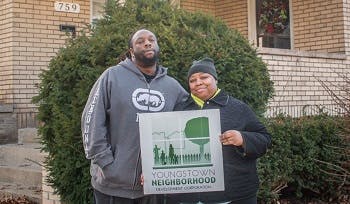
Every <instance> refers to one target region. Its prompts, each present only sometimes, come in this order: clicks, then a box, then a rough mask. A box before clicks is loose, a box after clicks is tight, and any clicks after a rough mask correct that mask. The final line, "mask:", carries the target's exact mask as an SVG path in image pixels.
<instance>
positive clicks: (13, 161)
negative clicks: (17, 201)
mask: <svg viewBox="0 0 350 204" xmlns="http://www.w3.org/2000/svg"><path fill="white" fill-rule="evenodd" d="M40 147H41V146H40V144H38V143H24V144H22V145H19V144H6V145H0V200H1V199H6V198H17V197H18V198H23V197H25V198H28V199H30V200H32V201H33V202H34V201H35V203H41V196H42V193H41V189H42V164H43V161H44V156H43V153H41V152H40Z"/></svg>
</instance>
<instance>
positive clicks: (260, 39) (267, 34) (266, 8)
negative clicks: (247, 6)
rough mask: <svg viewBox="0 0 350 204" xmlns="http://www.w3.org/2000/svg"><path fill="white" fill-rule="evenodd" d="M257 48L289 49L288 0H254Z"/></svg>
mask: <svg viewBox="0 0 350 204" xmlns="http://www.w3.org/2000/svg"><path fill="white" fill-rule="evenodd" d="M255 6H256V44H257V46H258V47H269V48H282V49H290V48H291V37H290V33H291V32H290V10H289V0H256V2H255Z"/></svg>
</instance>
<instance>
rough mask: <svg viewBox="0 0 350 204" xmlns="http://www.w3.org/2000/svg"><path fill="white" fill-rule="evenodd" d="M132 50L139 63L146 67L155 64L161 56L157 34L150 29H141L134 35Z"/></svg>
mask: <svg viewBox="0 0 350 204" xmlns="http://www.w3.org/2000/svg"><path fill="white" fill-rule="evenodd" d="M130 52H131V54H132V55H134V56H135V60H136V62H137V63H138V64H140V65H141V66H144V67H150V66H153V65H154V64H155V63H156V62H157V60H158V56H159V46H158V43H157V38H156V36H155V35H154V34H153V33H152V32H151V31H148V30H139V31H137V32H136V33H135V34H134V36H133V37H132V48H130Z"/></svg>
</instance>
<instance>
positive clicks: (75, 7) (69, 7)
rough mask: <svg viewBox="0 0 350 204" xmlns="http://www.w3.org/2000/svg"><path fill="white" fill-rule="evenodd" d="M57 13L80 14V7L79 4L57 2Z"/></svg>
mask: <svg viewBox="0 0 350 204" xmlns="http://www.w3.org/2000/svg"><path fill="white" fill-rule="evenodd" d="M55 11H60V12H68V13H79V12H80V5H79V4H77V3H68V2H57V1H56V2H55Z"/></svg>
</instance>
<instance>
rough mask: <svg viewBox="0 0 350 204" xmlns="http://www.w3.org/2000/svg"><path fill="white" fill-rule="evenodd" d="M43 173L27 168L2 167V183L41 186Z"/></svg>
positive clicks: (0, 171) (0, 177) (0, 170)
mask: <svg viewBox="0 0 350 204" xmlns="http://www.w3.org/2000/svg"><path fill="white" fill-rule="evenodd" d="M41 180H42V173H41V171H39V170H35V169H28V168H27V167H14V166H0V182H7V183H13V184H22V185H28V186H41V183H42V182H41Z"/></svg>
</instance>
